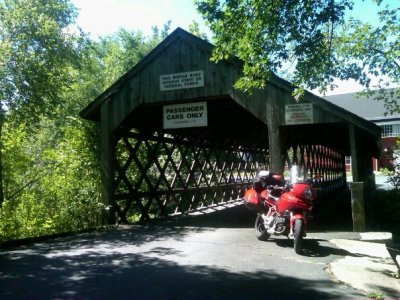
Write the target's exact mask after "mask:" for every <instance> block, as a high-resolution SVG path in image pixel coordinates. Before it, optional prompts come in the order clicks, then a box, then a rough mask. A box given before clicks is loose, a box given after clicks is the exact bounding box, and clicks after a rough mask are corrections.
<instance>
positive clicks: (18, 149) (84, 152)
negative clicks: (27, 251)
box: [0, 118, 102, 240]
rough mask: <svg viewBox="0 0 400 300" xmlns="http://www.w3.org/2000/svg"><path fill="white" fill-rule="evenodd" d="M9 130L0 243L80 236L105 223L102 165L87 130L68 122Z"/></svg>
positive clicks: (6, 145) (5, 140) (77, 123)
mask: <svg viewBox="0 0 400 300" xmlns="http://www.w3.org/2000/svg"><path fill="white" fill-rule="evenodd" d="M39 127H40V128H38V130H36V131H35V132H32V130H29V132H28V131H27V130H26V127H25V126H24V125H19V126H18V127H17V128H10V126H9V124H7V126H6V127H5V130H4V133H5V134H4V152H3V153H4V154H3V155H4V179H5V180H4V183H5V187H6V189H5V198H6V200H5V202H4V204H3V207H2V209H1V211H0V220H1V222H0V237H1V238H0V239H3V240H8V239H15V238H24V237H32V236H40V235H44V234H53V233H59V232H66V231H75V230H80V229H85V228H91V227H95V226H98V225H100V224H101V219H100V217H101V210H102V205H101V204H100V202H99V190H100V188H99V182H100V179H99V174H100V170H99V166H98V162H97V160H96V156H95V155H93V153H94V152H95V150H96V149H93V145H92V143H91V140H92V139H91V138H88V134H89V133H90V132H89V131H88V128H85V126H84V125H83V123H82V121H81V120H78V119H75V118H69V119H68V120H67V122H65V123H64V124H63V125H62V126H60V127H58V126H57V125H56V124H55V123H54V122H53V121H52V120H45V119H43V120H42V121H41V124H40V126H39Z"/></svg>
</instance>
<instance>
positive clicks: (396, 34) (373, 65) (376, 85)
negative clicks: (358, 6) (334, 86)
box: [335, 6, 400, 113]
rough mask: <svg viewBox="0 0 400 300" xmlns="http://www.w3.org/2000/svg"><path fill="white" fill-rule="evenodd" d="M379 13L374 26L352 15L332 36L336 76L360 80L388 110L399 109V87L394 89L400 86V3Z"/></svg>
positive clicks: (367, 91)
mask: <svg viewBox="0 0 400 300" xmlns="http://www.w3.org/2000/svg"><path fill="white" fill-rule="evenodd" d="M378 15H379V24H380V25H379V26H376V27H373V26H372V25H370V24H368V23H365V22H361V21H360V20H356V19H354V18H350V19H349V21H348V22H346V24H345V26H343V28H342V31H341V32H340V33H339V34H338V37H337V38H336V39H335V51H336V56H337V57H338V70H339V71H338V76H337V77H338V78H340V79H348V78H352V79H354V80H356V81H357V82H359V83H360V84H361V85H363V86H364V87H365V88H366V90H365V91H364V92H363V93H362V94H363V95H364V96H369V97H373V98H375V99H376V100H381V101H384V105H385V108H386V112H387V113H394V112H400V101H399V99H400V89H398V88H397V89H396V88H393V87H399V86H400V6H399V7H397V8H394V9H388V8H386V9H383V10H382V11H380V12H379V13H378ZM373 79H374V80H373Z"/></svg>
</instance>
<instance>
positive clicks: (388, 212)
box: [368, 189, 400, 240]
mask: <svg viewBox="0 0 400 300" xmlns="http://www.w3.org/2000/svg"><path fill="white" fill-rule="evenodd" d="M368 207H369V209H368V211H369V212H370V216H369V218H370V220H369V222H368V224H369V226H370V227H371V228H370V229H371V230H379V231H388V232H391V233H392V234H393V238H394V239H397V240H399V239H400V222H399V219H400V190H399V189H393V190H378V191H376V192H375V195H374V197H372V199H371V203H370V205H368Z"/></svg>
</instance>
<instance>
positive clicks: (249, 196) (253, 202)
mask: <svg viewBox="0 0 400 300" xmlns="http://www.w3.org/2000/svg"><path fill="white" fill-rule="evenodd" d="M243 200H244V205H245V206H246V207H247V208H248V209H250V210H256V211H260V210H261V209H262V204H261V202H260V198H259V195H258V193H257V191H256V190H255V189H249V190H247V191H246V193H245V194H244V197H243Z"/></svg>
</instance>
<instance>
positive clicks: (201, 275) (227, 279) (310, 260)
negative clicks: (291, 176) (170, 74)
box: [0, 206, 365, 300]
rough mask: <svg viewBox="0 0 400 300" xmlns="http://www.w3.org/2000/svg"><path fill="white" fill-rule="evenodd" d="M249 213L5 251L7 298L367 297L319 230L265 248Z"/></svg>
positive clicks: (235, 211)
mask: <svg viewBox="0 0 400 300" xmlns="http://www.w3.org/2000/svg"><path fill="white" fill-rule="evenodd" d="M254 218H255V215H254V214H253V213H251V212H249V211H247V209H245V208H244V207H243V206H234V207H231V208H230V209H226V210H223V211H216V212H214V213H211V214H203V215H199V216H196V217H186V218H180V219H177V220H169V221H163V222H158V223H155V224H152V225H147V226H127V227H120V228H117V229H113V230H107V231H103V232H93V233H85V234H79V235H74V236H70V237H64V238H58V239H55V240H51V241H47V242H41V243H35V244H30V245H26V246H22V247H17V248H14V249H7V250H2V251H1V252H0V299H113V300H114V299H339V298H341V299H343V298H346V299H348V298H358V299H360V298H363V297H365V296H364V295H363V294H361V293H360V292H358V291H356V290H354V289H353V288H351V287H348V286H345V285H343V284H340V283H337V282H335V281H334V280H333V279H332V278H331V277H330V275H329V271H328V270H326V268H327V266H328V264H329V263H330V262H332V261H334V260H336V259H339V258H341V257H343V256H344V255H345V254H346V253H345V252H344V251H343V250H340V249H338V248H336V247H335V246H334V245H333V244H331V243H329V242H328V240H327V239H328V237H329V235H330V234H333V233H326V232H315V233H310V234H309V236H308V237H307V239H306V240H305V243H304V247H305V251H304V253H303V255H297V254H295V253H294V251H293V242H292V241H290V240H287V239H286V238H285V237H274V238H271V239H270V240H269V241H267V242H261V241H258V240H257V239H256V238H255V235H254V230H253V221H254Z"/></svg>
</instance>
